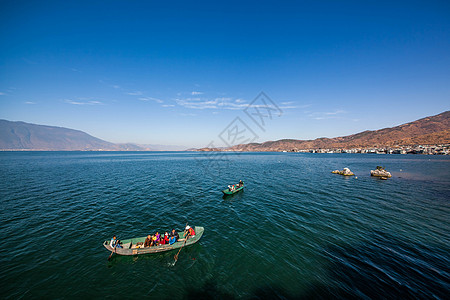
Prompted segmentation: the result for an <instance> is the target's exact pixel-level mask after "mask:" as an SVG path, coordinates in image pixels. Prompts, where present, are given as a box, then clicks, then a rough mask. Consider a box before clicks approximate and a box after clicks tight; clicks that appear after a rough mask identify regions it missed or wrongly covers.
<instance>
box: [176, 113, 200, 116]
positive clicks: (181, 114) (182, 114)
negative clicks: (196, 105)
mask: <svg viewBox="0 0 450 300" xmlns="http://www.w3.org/2000/svg"><path fill="white" fill-rule="evenodd" d="M179 115H180V116H183V117H195V116H196V115H197V114H185V113H180V114H179Z"/></svg>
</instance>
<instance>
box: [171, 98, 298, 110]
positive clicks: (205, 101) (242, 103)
mask: <svg viewBox="0 0 450 300" xmlns="http://www.w3.org/2000/svg"><path fill="white" fill-rule="evenodd" d="M175 101H176V102H177V104H178V105H180V106H183V107H186V108H192V109H226V110H240V109H245V108H265V109H267V108H271V109H278V108H277V107H275V106H274V105H271V104H248V103H246V100H244V99H240V98H238V99H233V98H231V97H218V98H214V99H212V100H211V99H209V98H201V97H188V98H177V99H175ZM281 108H286V109H290V108H296V107H294V106H284V107H281Z"/></svg>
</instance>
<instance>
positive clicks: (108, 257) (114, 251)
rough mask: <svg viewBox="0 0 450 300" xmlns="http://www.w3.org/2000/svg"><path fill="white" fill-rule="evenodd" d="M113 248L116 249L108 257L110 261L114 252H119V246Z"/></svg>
mask: <svg viewBox="0 0 450 300" xmlns="http://www.w3.org/2000/svg"><path fill="white" fill-rule="evenodd" d="M116 246H117V245H116ZM113 249H114V251H111V254H110V255H109V257H108V261H109V260H110V259H111V257H112V256H113V254H114V253H115V252H117V248H116V247H114V248H113Z"/></svg>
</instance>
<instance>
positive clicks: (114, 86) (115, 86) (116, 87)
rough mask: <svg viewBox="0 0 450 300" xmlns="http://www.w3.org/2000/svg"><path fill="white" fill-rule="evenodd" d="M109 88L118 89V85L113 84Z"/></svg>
mask: <svg viewBox="0 0 450 300" xmlns="http://www.w3.org/2000/svg"><path fill="white" fill-rule="evenodd" d="M111 87H112V88H113V89H120V85H117V84H113V85H112V86H111Z"/></svg>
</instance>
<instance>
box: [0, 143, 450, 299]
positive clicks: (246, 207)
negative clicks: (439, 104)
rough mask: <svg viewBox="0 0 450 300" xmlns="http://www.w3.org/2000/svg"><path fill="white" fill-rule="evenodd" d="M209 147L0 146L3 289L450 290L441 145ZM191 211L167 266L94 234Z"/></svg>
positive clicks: (134, 292)
mask: <svg viewBox="0 0 450 300" xmlns="http://www.w3.org/2000/svg"><path fill="white" fill-rule="evenodd" d="M209 155H212V156H207V154H204V153H194V152H182V153H170V152H165V153H164V152H163V153H155V152H145V153H142V152H140V153H130V152H115V153H112V152H98V153H97V152H2V153H0V171H1V172H0V173H1V174H0V199H1V202H0V203H1V204H0V205H1V212H0V232H1V237H2V242H1V243H0V250H1V253H2V255H1V256H0V262H1V266H2V267H3V268H2V272H0V285H1V292H2V293H1V295H2V296H1V297H2V298H13V299H17V298H30V297H32V298H66V297H69V298H75V297H82V298H85V297H90V298H93V297H96V298H99V297H105V296H109V297H112V298H119V297H126V298H140V297H144V298H148V297H155V298H163V299H166V298H168V299H174V298H188V299H198V298H200V297H205V296H206V297H207V296H212V297H214V298H220V297H221V298H233V297H234V298H244V299H247V298H259V299H265V298H275V297H279V298H282V297H284V298H288V299H289V298H310V297H314V298H322V297H323V298H330V297H344V298H349V297H358V298H359V297H363V298H365V297H370V298H384V297H385V298H388V299H391V298H396V297H401V298H405V297H420V298H442V299H443V298H446V297H448V295H449V291H450V279H449V278H450V269H449V268H450V255H449V253H450V252H449V250H450V230H449V229H450V226H449V220H450V157H443V156H439V157H438V156H418V155H364V154H300V153H243V154H233V153H228V154H209ZM377 165H382V166H384V167H386V169H387V170H389V171H391V172H392V174H393V178H392V179H390V180H387V181H383V180H379V179H376V178H372V177H370V176H369V171H370V169H374V168H375V167H376V166H377ZM344 167H349V168H350V169H351V170H352V171H353V172H354V173H355V174H356V175H357V178H354V177H352V178H345V177H342V176H339V175H335V174H331V173H330V172H331V171H332V170H334V169H342V168H344ZM239 179H242V180H244V181H245V183H246V188H245V190H244V191H243V192H241V193H239V194H237V195H235V196H233V197H231V198H226V199H223V198H222V194H221V190H222V189H223V188H224V187H225V186H226V185H228V184H230V183H236V182H237V181H238V180H239ZM186 222H189V223H190V224H191V225H200V226H204V227H205V234H204V236H203V237H202V239H201V240H200V242H199V243H198V244H196V245H193V246H191V247H189V248H185V249H183V250H182V251H181V253H180V256H179V260H178V262H177V263H176V265H175V266H173V265H172V264H173V256H174V254H175V253H176V252H175V253H174V252H169V253H165V254H156V255H145V256H136V257H123V256H115V257H113V258H112V260H111V261H108V260H107V258H108V256H109V253H108V252H107V251H106V250H105V249H104V248H103V247H102V245H101V244H102V242H103V241H104V240H106V239H109V238H110V237H111V236H112V235H113V234H117V235H118V236H119V238H122V239H125V238H130V237H136V236H144V235H147V234H148V233H151V232H154V231H155V230H159V231H161V230H168V229H170V228H171V227H176V228H178V229H181V228H182V227H183V226H184V225H185V224H186Z"/></svg>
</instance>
